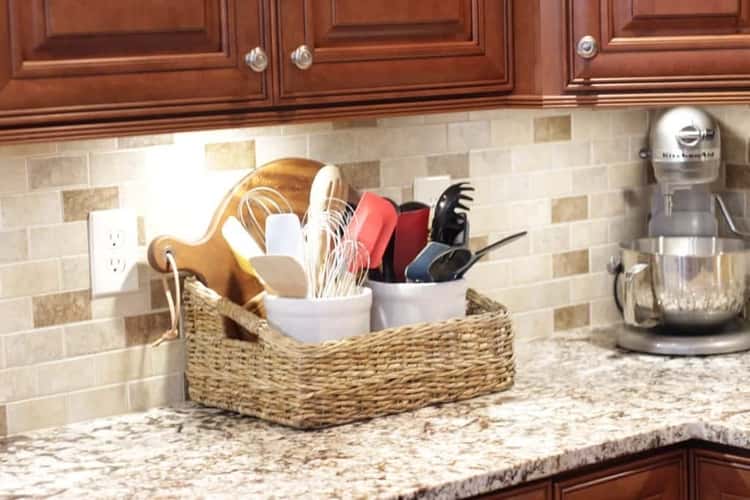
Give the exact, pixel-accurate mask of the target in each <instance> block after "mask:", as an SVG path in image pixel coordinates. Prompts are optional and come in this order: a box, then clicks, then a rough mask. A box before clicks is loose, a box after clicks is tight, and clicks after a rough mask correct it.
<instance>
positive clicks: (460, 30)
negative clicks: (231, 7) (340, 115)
mask: <svg viewBox="0 0 750 500" xmlns="http://www.w3.org/2000/svg"><path fill="white" fill-rule="evenodd" d="M509 9H510V1H509V0H420V1H413V0H409V1H403V0H381V1H377V2H361V1H360V0H280V1H279V2H278V19H279V22H278V25H279V32H278V37H279V40H280V42H281V43H280V47H281V50H280V54H279V58H280V63H279V69H280V97H281V101H282V102H285V103H318V102H340V101H356V100H369V99H380V98H394V97H396V98H398V97H413V96H428V95H452V94H453V95H455V94H465V93H467V92H489V91H506V90H509V89H510V88H511V86H512V75H511V65H510V43H509V33H510V27H509V21H510V13H509ZM303 44H306V45H307V46H308V47H310V49H311V50H312V53H313V64H312V66H311V67H310V68H309V69H307V70H300V69H298V68H297V67H296V66H295V65H294V64H293V63H292V61H291V59H290V54H291V53H292V51H294V50H295V48H297V47H298V46H300V45H303Z"/></svg>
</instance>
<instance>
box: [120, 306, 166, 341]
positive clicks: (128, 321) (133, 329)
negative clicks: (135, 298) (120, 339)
mask: <svg viewBox="0 0 750 500" xmlns="http://www.w3.org/2000/svg"><path fill="white" fill-rule="evenodd" d="M169 326H170V320H169V313H167V312H156V313H149V314H142V315H140V316H129V317H126V318H125V339H126V343H127V345H128V347H130V346H134V345H144V344H151V343H152V342H154V341H156V340H157V339H159V337H161V336H162V334H163V333H164V332H165V331H166V330H167V329H168V328H169Z"/></svg>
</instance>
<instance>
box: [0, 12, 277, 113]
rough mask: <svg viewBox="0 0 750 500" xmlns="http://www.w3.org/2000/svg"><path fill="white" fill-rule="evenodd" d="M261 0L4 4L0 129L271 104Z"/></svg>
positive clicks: (0, 18)
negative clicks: (250, 60)
mask: <svg viewBox="0 0 750 500" xmlns="http://www.w3.org/2000/svg"><path fill="white" fill-rule="evenodd" d="M267 10H268V9H267V7H266V5H265V1H264V0H127V1H102V0H0V127H23V126H29V125H34V124H39V123H47V124H51V123H57V124H60V123H68V124H69V123H75V122H89V123H90V122H96V121H102V120H112V119H134V118H138V117H144V116H149V117H163V116H177V115H187V114H190V113H199V112H203V113H205V112H220V111H228V110H232V109H247V108H250V107H256V106H262V105H270V104H271V103H272V101H271V98H272V95H271V92H270V88H271V86H270V80H269V77H268V74H269V73H268V71H264V72H255V71H253V70H252V69H250V68H249V67H248V66H247V65H246V64H245V55H246V54H248V53H249V52H250V51H252V50H253V49H254V48H255V47H269V46H270V28H269V24H268V23H269V19H270V17H269V13H268V12H267Z"/></svg>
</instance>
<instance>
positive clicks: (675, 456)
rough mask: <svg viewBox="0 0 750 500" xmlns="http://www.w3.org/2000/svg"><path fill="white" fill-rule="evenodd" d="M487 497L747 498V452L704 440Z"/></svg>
mask: <svg viewBox="0 0 750 500" xmlns="http://www.w3.org/2000/svg"><path fill="white" fill-rule="evenodd" d="M481 498H483V499H487V500H741V499H745V500H750V452H748V453H747V454H745V453H743V452H736V451H735V450H728V449H722V448H720V447H717V446H714V445H707V444H704V443H695V442H693V443H689V444H685V445H683V446H679V447H671V448H670V449H668V450H655V451H654V452H652V453H651V454H650V455H647V456H645V457H644V456H643V455H640V456H639V458H635V459H631V460H628V459H620V460H617V462H616V463H610V464H607V463H604V464H601V465H598V466H593V467H586V468H585V470H583V471H579V472H577V471H573V472H567V473H564V474H562V475H560V476H559V477H553V478H550V479H548V480H543V481H537V482H533V483H529V484H525V485H521V486H516V487H514V488H510V489H507V490H502V491H499V492H495V493H490V494H488V495H484V496H482V497H481Z"/></svg>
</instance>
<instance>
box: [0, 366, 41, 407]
mask: <svg viewBox="0 0 750 500" xmlns="http://www.w3.org/2000/svg"><path fill="white" fill-rule="evenodd" d="M36 395H37V369H36V367H35V366H24V367H21V368H11V369H8V370H0V403H5V402H9V401H21V400H23V399H29V398H33V397H35V396H36Z"/></svg>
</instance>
